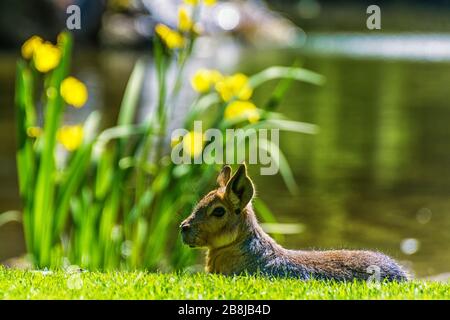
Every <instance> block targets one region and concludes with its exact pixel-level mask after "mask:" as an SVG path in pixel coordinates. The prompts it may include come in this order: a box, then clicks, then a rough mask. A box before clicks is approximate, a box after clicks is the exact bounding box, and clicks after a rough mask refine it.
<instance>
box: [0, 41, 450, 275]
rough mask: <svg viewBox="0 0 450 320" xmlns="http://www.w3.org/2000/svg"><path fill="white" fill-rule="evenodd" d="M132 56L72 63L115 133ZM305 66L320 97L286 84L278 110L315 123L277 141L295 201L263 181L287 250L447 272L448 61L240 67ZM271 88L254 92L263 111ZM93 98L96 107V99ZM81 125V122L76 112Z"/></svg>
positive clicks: (330, 59)
mask: <svg viewBox="0 0 450 320" xmlns="http://www.w3.org/2000/svg"><path fill="white" fill-rule="evenodd" d="M136 56H137V54H136V53H115V52H103V53H97V54H90V53H86V54H82V55H76V59H75V69H76V70H79V72H80V73H81V74H83V73H84V75H85V77H84V79H87V82H88V85H90V88H91V90H92V93H93V94H94V95H95V101H96V105H97V106H100V108H101V109H102V111H103V112H104V114H106V115H107V120H106V121H107V122H108V123H111V121H113V119H114V117H115V115H116V114H117V107H118V105H119V101H120V99H121V95H122V92H123V89H124V86H125V83H126V80H127V77H128V75H129V72H130V70H131V68H132V66H133V62H134V61H135V58H136ZM298 58H300V60H301V61H302V63H303V65H304V66H305V67H307V68H309V69H311V70H314V71H317V72H319V73H321V74H323V75H324V76H325V77H326V78H327V82H326V84H325V85H324V86H322V87H314V86H311V85H307V84H298V83H295V84H293V86H292V88H291V90H290V91H289V93H288V94H287V96H286V97H285V100H284V101H283V103H282V105H281V106H280V110H279V111H282V112H284V113H285V114H287V115H289V116H290V117H291V118H292V119H295V120H300V121H307V122H311V123H315V124H317V125H319V126H320V132H319V133H318V134H317V135H314V136H307V135H301V134H291V133H282V134H281V136H280V144H281V147H282V149H283V150H284V151H285V153H286V156H287V160H288V161H289V163H290V164H291V167H292V169H293V172H294V174H295V177H296V180H297V182H298V184H299V193H298V194H296V195H292V194H290V193H289V192H288V191H287V189H286V187H285V186H284V184H283V181H282V180H281V178H280V177H279V176H263V177H261V176H258V175H257V173H258V172H259V171H257V170H252V173H253V177H254V178H255V182H256V186H257V190H258V195H259V197H261V198H262V199H264V200H265V201H266V202H267V203H268V205H269V206H270V208H271V209H272V210H273V211H274V212H276V214H277V217H278V219H279V221H280V222H283V223H300V224H302V225H303V227H304V228H303V231H302V232H300V233H297V234H290V235H285V236H284V237H283V239H282V243H283V245H285V246H286V247H289V248H303V249H306V248H321V249H322V248H367V249H376V250H380V251H383V252H385V253H388V254H390V255H392V256H393V257H395V258H397V259H398V260H399V261H401V262H402V263H403V264H404V265H406V266H407V267H408V268H411V270H413V272H414V273H415V274H416V275H418V276H422V277H423V276H428V275H435V274H439V273H444V272H449V271H450V251H449V250H448V245H449V244H450V231H449V230H450V197H449V195H450V166H449V163H450V148H449V147H448V146H449V145H448V142H449V141H450V130H449V119H450V99H449V89H448V84H449V83H450V63H448V62H425V61H421V60H412V61H407V60H388V59H366V60H365V59H364V58H362V57H359V58H348V57H347V58H346V57H335V56H320V57H318V56H315V55H306V56H305V55H304V54H302V52H301V51H300V50H295V49H290V50H271V51H264V53H263V51H257V50H245V51H244V53H243V54H242V55H241V58H240V60H239V63H238V66H237V67H238V68H239V69H240V70H242V71H243V72H245V73H253V72H255V71H258V70H260V69H262V68H264V67H266V66H269V65H273V64H278V65H291V64H292V63H293V62H294V61H295V60H296V59H298ZM14 60H15V57H14V56H13V55H10V54H3V55H2V56H0V103H1V108H0V181H2V183H1V185H0V212H2V211H5V210H9V209H18V208H20V206H19V199H18V196H17V183H16V175H15V166H14V161H15V155H14V123H13V108H12V103H13V97H12V92H13V79H14ZM272 87H273V84H267V85H265V87H264V88H263V89H262V90H259V91H257V92H256V93H255V101H256V102H259V103H262V102H263V101H264V99H266V98H267V92H270V89H271V88H272ZM91 100H92V99H91ZM79 116H81V117H83V116H84V115H83V114H81V115H80V114H79ZM20 230H21V229H20V225H18V224H14V223H10V224H8V225H6V226H4V227H1V228H0V261H1V260H3V259H5V258H7V257H11V256H14V255H18V254H19V253H21V252H23V250H24V249H23V241H22V234H21V231H20Z"/></svg>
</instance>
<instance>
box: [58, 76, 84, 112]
mask: <svg viewBox="0 0 450 320" xmlns="http://www.w3.org/2000/svg"><path fill="white" fill-rule="evenodd" d="M60 93H61V96H62V97H63V99H64V101H66V103H67V104H70V105H72V106H74V107H75V108H81V107H82V106H83V105H84V104H85V103H86V101H87V99H88V91H87V88H86V86H85V85H84V83H83V82H81V81H79V80H78V79H76V78H74V77H67V78H66V79H64V80H63V81H62V82H61V88H60Z"/></svg>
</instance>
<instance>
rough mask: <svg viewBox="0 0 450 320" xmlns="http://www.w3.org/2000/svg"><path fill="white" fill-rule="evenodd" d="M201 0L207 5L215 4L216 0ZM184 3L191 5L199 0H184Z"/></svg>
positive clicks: (194, 4)
mask: <svg viewBox="0 0 450 320" xmlns="http://www.w3.org/2000/svg"><path fill="white" fill-rule="evenodd" d="M203 2H204V3H205V4H206V5H207V6H212V5H215V4H216V2H217V0H203ZM184 3H186V4H190V5H191V6H196V5H198V4H199V3H200V0H184Z"/></svg>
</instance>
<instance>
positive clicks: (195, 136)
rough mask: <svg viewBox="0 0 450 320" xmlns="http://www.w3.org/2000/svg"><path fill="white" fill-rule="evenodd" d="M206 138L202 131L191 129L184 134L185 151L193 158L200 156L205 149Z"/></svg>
mask: <svg viewBox="0 0 450 320" xmlns="http://www.w3.org/2000/svg"><path fill="white" fill-rule="evenodd" d="M203 144H204V138H203V134H202V133H201V132H197V131H190V132H188V133H186V134H185V135H184V136H183V152H186V153H187V154H189V155H190V156H191V157H192V158H195V157H197V156H199V155H200V154H201V153H202V151H203Z"/></svg>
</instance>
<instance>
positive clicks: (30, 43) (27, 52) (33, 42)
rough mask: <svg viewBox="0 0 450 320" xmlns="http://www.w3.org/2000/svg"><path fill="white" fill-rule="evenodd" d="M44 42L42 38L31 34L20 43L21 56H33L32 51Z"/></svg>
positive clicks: (26, 57) (28, 57)
mask: <svg viewBox="0 0 450 320" xmlns="http://www.w3.org/2000/svg"><path fill="white" fill-rule="evenodd" d="M43 43H44V40H42V38H41V37H39V36H32V37H31V38H30V39H28V40H27V41H25V42H24V44H23V45H22V56H23V57H24V58H25V59H31V58H32V57H33V54H34V52H35V51H36V49H37V48H38V47H39V46H40V45H41V44H43Z"/></svg>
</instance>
